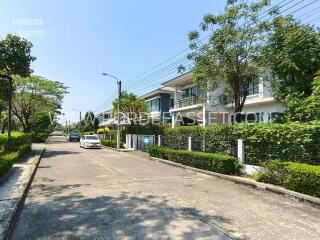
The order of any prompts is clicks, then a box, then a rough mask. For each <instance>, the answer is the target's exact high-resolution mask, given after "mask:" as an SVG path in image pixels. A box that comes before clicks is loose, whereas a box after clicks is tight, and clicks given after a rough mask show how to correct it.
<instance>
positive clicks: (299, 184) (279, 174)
mask: <svg viewBox="0 0 320 240" xmlns="http://www.w3.org/2000/svg"><path fill="white" fill-rule="evenodd" d="M254 178H255V179H256V180H257V181H260V182H266V183H272V184H276V185H280V186H283V187H286V188H288V189H291V190H293V191H297V192H301V193H305V194H309V195H312V196H315V197H320V187H319V186H320V166H313V165H308V164H302V163H294V162H281V161H277V160H273V161H268V162H266V163H265V164H264V170H263V171H261V172H260V173H258V174H257V175H256V176H255V177H254Z"/></svg>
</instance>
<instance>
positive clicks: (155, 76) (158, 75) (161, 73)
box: [125, 0, 318, 91]
mask: <svg viewBox="0 0 320 240" xmlns="http://www.w3.org/2000/svg"><path fill="white" fill-rule="evenodd" d="M286 1H287V0H283V1H281V2H280V3H278V4H277V5H275V6H272V7H271V8H270V9H268V10H266V11H265V12H267V11H269V10H272V9H273V8H275V7H277V6H278V7H279V8H283V7H284V6H287V5H288V4H289V3H292V2H294V1H289V2H287V3H285V4H283V5H282V6H280V4H282V3H284V2H286ZM317 1H318V0H315V1H312V2H310V3H308V4H306V5H304V6H302V7H300V8H299V9H296V10H294V11H293V12H291V13H289V14H288V15H292V14H294V13H296V12H298V11H300V10H302V9H304V8H306V7H308V6H310V5H311V4H313V3H315V2H317ZM302 2H304V0H302V1H301V0H300V1H299V2H298V3H295V4H293V5H292V6H290V7H288V8H287V9H285V10H283V11H281V12H280V13H279V14H277V15H280V14H282V13H284V12H286V11H288V10H290V9H292V8H294V7H295V6H297V5H299V4H301V3H302ZM314 11H315V9H313V10H312V11H311V12H314ZM261 14H263V13H261ZM259 15H260V14H259ZM312 15H314V14H312ZM266 16H268V15H265V16H263V17H262V18H264V17H266ZM271 18H273V16H272V17H271ZM271 18H269V19H271ZM269 19H268V20H269ZM314 20H317V19H314ZM312 21H313V20H312ZM208 37H210V35H209V36H207V37H205V38H204V39H207V38H208ZM200 41H203V39H201V40H200ZM187 50H189V48H186V49H184V50H182V51H180V52H179V53H177V54H175V55H174V56H172V57H170V58H168V59H166V60H164V61H163V62H161V63H160V64H158V65H156V66H154V67H152V68H150V69H148V70H147V71H145V72H143V73H142V74H140V75H138V76H136V77H134V78H132V79H131V80H130V81H129V82H128V83H127V84H126V85H125V87H127V88H128V87H130V86H134V87H133V88H130V90H133V89H137V91H142V90H144V89H147V88H151V87H152V86H154V85H159V83H156V82H155V81H156V80H160V79H162V78H164V77H166V76H170V75H172V74H173V73H174V72H173V70H174V71H176V70H177V69H176V67H177V65H179V64H180V65H181V64H184V63H187V62H188V60H187V59H186V56H187V55H185V56H184V57H183V58H180V59H178V60H176V61H174V62H173V63H170V64H169V65H167V66H165V67H163V68H161V69H160V70H157V71H155V72H153V73H150V74H148V75H146V76H144V75H145V74H146V73H149V72H151V71H152V70H154V69H156V68H157V67H159V66H162V65H164V64H165V63H167V62H169V61H170V60H172V59H174V58H176V57H177V56H179V55H181V54H182V53H184V52H186V51H187ZM191 65H192V64H190V65H188V66H189V67H190V66H191ZM173 68H174V69H173ZM142 76H144V77H142ZM139 77H142V78H139ZM135 79H137V80H136V81H132V80H135ZM141 80H142V81H141ZM152 80H154V81H152ZM135 82H138V83H137V84H138V85H137V84H136V85H134V83H135ZM150 83H151V84H152V85H150ZM141 87H142V88H141Z"/></svg>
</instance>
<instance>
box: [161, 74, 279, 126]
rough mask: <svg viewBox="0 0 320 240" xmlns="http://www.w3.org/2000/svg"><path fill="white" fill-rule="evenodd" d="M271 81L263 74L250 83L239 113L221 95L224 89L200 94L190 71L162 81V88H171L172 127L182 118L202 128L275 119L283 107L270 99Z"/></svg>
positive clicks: (200, 91) (273, 99)
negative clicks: (172, 96)
mask: <svg viewBox="0 0 320 240" xmlns="http://www.w3.org/2000/svg"><path fill="white" fill-rule="evenodd" d="M270 79H271V75H268V74H266V75H265V76H264V77H263V78H261V79H259V80H258V81H252V82H251V83H250V84H249V89H248V91H249V95H248V96H247V98H246V101H245V104H244V107H243V110H242V112H241V113H235V112H234V105H233V103H232V100H231V98H230V97H228V96H224V95H223V90H224V87H218V88H217V89H215V90H214V91H203V90H201V89H200V87H199V86H197V84H196V83H194V82H193V81H192V73H191V72H188V73H185V74H183V75H181V76H178V77H176V78H174V79H171V80H169V81H167V82H164V83H163V84H162V85H163V86H165V87H170V88H173V89H174V94H173V95H174V104H173V108H171V109H170V113H171V116H172V127H175V126H179V125H181V123H182V120H183V118H185V117H187V118H191V119H194V120H195V123H197V124H201V125H203V126H207V125H210V124H215V123H217V124H228V123H232V122H234V121H243V120H247V121H267V120H270V118H274V117H278V116H280V115H281V113H283V112H284V110H285V108H284V105H283V104H282V103H280V102H277V101H276V100H275V98H274V97H273V96H272V92H271V87H270Z"/></svg>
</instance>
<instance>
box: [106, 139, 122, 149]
mask: <svg viewBox="0 0 320 240" xmlns="http://www.w3.org/2000/svg"><path fill="white" fill-rule="evenodd" d="M101 144H102V145H103V146H107V147H111V148H117V141H116V140H106V139H101ZM120 148H123V142H120Z"/></svg>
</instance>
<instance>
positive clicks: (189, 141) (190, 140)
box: [188, 137, 192, 151]
mask: <svg viewBox="0 0 320 240" xmlns="http://www.w3.org/2000/svg"><path fill="white" fill-rule="evenodd" d="M188 151H192V139H191V137H188Z"/></svg>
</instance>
